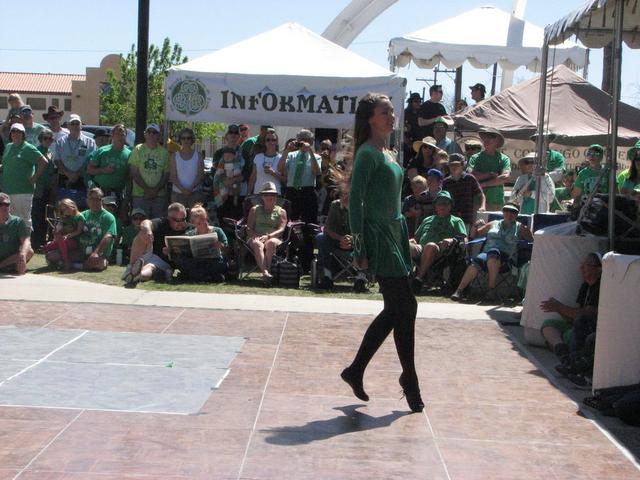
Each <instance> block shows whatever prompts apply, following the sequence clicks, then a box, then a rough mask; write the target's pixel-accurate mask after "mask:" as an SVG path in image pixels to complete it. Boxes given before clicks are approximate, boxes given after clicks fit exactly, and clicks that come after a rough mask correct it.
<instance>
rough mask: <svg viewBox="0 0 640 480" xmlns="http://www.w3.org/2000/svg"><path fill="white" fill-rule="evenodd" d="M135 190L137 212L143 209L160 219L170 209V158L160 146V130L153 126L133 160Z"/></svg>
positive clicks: (134, 198) (136, 150) (131, 171)
mask: <svg viewBox="0 0 640 480" xmlns="http://www.w3.org/2000/svg"><path fill="white" fill-rule="evenodd" d="M129 175H130V177H131V178H132V183H133V188H132V191H131V200H132V206H133V208H141V209H142V210H144V211H145V212H147V215H148V216H149V218H159V217H161V216H162V215H164V212H165V209H166V200H167V192H166V186H167V181H168V180H169V154H168V153H167V150H166V149H165V148H163V147H162V146H161V145H160V127H159V126H158V125H157V124H155V123H150V124H149V125H147V128H145V130H144V143H141V144H139V145H136V146H135V148H134V149H133V152H131V156H130V157H129Z"/></svg>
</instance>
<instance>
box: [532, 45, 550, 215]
mask: <svg viewBox="0 0 640 480" xmlns="http://www.w3.org/2000/svg"><path fill="white" fill-rule="evenodd" d="M548 64H549V41H548V40H547V39H546V38H545V40H544V44H543V45H542V59H541V64H540V92H539V97H538V138H537V140H536V154H537V158H536V177H537V178H536V182H537V185H536V203H535V210H534V212H535V213H539V209H540V190H541V187H542V181H541V180H542V176H541V175H540V171H541V169H540V167H542V166H543V165H544V164H543V162H544V159H545V158H546V153H547V152H546V150H545V138H544V114H545V112H544V110H545V104H546V102H547V65H548Z"/></svg>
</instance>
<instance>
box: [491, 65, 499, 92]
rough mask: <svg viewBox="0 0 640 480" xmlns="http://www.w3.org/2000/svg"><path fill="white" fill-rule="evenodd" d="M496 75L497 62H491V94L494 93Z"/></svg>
mask: <svg viewBox="0 0 640 480" xmlns="http://www.w3.org/2000/svg"><path fill="white" fill-rule="evenodd" d="M497 76H498V62H496V63H494V64H493V75H492V77H491V96H494V95H495V94H496V77H497Z"/></svg>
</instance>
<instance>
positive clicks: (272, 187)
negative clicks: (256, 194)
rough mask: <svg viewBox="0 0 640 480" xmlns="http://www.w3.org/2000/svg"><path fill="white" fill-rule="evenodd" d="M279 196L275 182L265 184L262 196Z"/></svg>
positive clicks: (261, 192) (261, 191) (261, 190)
mask: <svg viewBox="0 0 640 480" xmlns="http://www.w3.org/2000/svg"><path fill="white" fill-rule="evenodd" d="M270 194H273V195H277V194H278V190H276V184H275V183H273V182H264V184H263V185H262V188H261V189H260V195H270Z"/></svg>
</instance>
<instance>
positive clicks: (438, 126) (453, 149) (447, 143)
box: [433, 117, 462, 155]
mask: <svg viewBox="0 0 640 480" xmlns="http://www.w3.org/2000/svg"><path fill="white" fill-rule="evenodd" d="M448 129H449V124H448V123H447V122H446V120H445V119H444V118H442V117H438V118H436V119H435V120H434V122H433V138H435V139H436V145H437V147H438V148H439V149H440V150H444V151H445V152H447V154H448V155H451V154H452V153H462V151H461V150H460V147H459V146H458V144H457V143H456V142H454V141H453V140H451V139H450V138H449V137H447V130H448Z"/></svg>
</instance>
